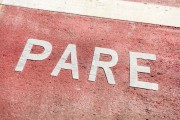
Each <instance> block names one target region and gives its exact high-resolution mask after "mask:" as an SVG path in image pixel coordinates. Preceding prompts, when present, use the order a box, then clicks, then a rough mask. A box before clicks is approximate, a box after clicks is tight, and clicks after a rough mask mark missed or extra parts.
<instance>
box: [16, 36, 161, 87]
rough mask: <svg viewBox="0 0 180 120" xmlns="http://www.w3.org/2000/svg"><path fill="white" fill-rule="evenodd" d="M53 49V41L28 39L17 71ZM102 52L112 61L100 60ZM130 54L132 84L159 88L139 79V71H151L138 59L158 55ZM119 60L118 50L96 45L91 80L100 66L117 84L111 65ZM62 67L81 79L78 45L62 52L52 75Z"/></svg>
mask: <svg viewBox="0 0 180 120" xmlns="http://www.w3.org/2000/svg"><path fill="white" fill-rule="evenodd" d="M34 45H36V46H42V47H43V48H44V51H43V53H41V54H33V53H31V50H32V48H33V46H34ZM51 51H52V45H51V43H49V42H47V41H44V40H37V39H28V41H27V43H26V45H25V47H24V50H23V52H22V55H21V57H20V59H19V61H18V64H17V66H16V68H15V71H22V70H23V68H24V66H25V64H26V61H27V60H44V59H46V58H47V57H48V56H49V55H50V54H51ZM100 54H107V55H110V56H111V58H112V59H111V61H109V62H105V61H100ZM69 55H70V56H71V63H66V60H67V58H68V56H69ZM129 55H130V86H131V87H138V88H144V89H149V90H158V84H156V83H150V82H143V81H140V80H139V79H138V72H144V73H150V68H149V67H144V66H138V65H137V59H139V58H140V59H146V60H156V55H154V54H146V53H139V52H129ZM117 62H118V54H117V52H116V51H114V50H112V49H107V48H100V47H95V51H94V56H93V60H92V65H91V70H90V74H89V79H88V80H89V81H95V79H96V73H97V69H98V68H102V69H104V71H105V74H106V77H107V81H108V83H109V84H115V79H114V75H113V73H112V71H111V69H110V68H111V67H113V66H115V65H116V64H117ZM61 69H69V70H71V71H72V77H73V79H79V72H78V61H77V52H76V45H75V44H69V45H68V46H67V48H66V49H65V51H64V53H63V54H62V56H61V58H60V60H59V61H58V63H57V65H56V66H55V68H54V70H53V71H52V73H51V75H52V76H57V75H58V74H59V72H60V71H61Z"/></svg>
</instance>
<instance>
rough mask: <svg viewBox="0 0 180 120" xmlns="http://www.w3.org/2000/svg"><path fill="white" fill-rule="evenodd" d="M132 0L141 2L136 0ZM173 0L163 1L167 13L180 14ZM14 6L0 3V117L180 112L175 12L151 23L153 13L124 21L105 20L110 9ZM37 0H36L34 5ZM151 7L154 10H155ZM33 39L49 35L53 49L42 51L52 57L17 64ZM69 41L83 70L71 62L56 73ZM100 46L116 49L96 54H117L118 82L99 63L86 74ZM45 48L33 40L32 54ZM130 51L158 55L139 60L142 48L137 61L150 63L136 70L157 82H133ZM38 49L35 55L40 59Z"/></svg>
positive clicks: (130, 118) (168, 115)
mask: <svg viewBox="0 0 180 120" xmlns="http://www.w3.org/2000/svg"><path fill="white" fill-rule="evenodd" d="M4 1H5V2H4V3H3V4H6V2H7V1H8V0H4ZM33 2H35V1H32V3H33ZM92 2H94V1H92ZM123 2H125V3H126V1H123ZM141 2H146V1H141ZM161 2H162V1H159V5H158V6H160V8H159V10H160V11H162V13H164V12H163V10H164V6H161ZM128 3H131V4H133V6H134V5H135V6H136V5H137V4H136V3H138V2H128ZM152 3H157V1H154V2H151V4H150V6H152V8H154V5H155V4H152ZM174 3H176V2H172V3H168V4H164V2H163V4H162V5H169V6H170V7H168V6H166V7H167V9H168V10H170V12H168V13H164V16H166V15H167V14H169V13H171V12H172V11H171V9H173V10H175V11H176V13H179V12H178V11H180V8H178V6H176V8H175V7H174V5H173V4H174ZM13 4H14V5H15V4H19V5H18V6H21V7H18V6H16V5H15V6H14V5H13ZM22 4H23V2H22ZM51 4H53V3H51ZM94 4H96V2H94ZM138 4H139V3H138ZM148 4H149V3H148ZM177 4H179V3H178V2H177ZM11 5H13V6H11ZM11 5H10V6H9V4H8V5H1V7H0V45H1V46H0V56H1V59H0V61H1V62H0V119H2V120H178V119H180V117H179V116H180V112H179V111H180V79H179V78H180V76H179V72H180V53H179V52H180V49H179V48H180V42H179V41H180V26H179V23H176V20H175V19H170V18H171V17H169V16H166V20H162V24H160V23H161V19H160V17H158V18H157V19H156V20H154V22H152V23H148V22H147V21H149V19H141V20H143V21H144V22H143V21H142V22H141V21H137V19H136V18H135V17H133V19H132V21H131V20H130V21H131V22H130V21H129V20H124V19H122V20H121V18H120V17H122V16H120V17H119V18H116V19H112V18H111V19H107V18H108V16H109V15H107V14H103V15H105V16H104V17H98V16H96V17H91V16H92V15H90V16H89V15H88V16H83V15H81V14H79V15H76V14H69V13H62V12H60V11H54V10H52V11H54V12H52V11H51V10H48V11H47V10H43V9H41V10H38V9H34V8H33V9H31V8H26V7H28V6H23V5H20V3H18V2H17V3H16V2H14V3H13V2H12V3H11ZM38 5H39V4H34V6H35V7H36V6H38ZM100 5H103V4H100ZM39 6H41V5H39ZM155 6H156V5H155ZM97 7H98V6H97ZM48 9H49V8H48ZM70 11H71V10H70ZM85 11H86V10H85ZM87 11H88V10H87ZM146 12H147V13H150V12H151V10H150V11H149V10H147V11H146ZM82 13H83V12H82ZM128 13H129V12H127V13H124V14H128ZM140 13H141V12H140ZM172 13H174V12H172ZM92 14H93V13H92ZM94 14H95V13H94ZM112 14H113V13H112ZM136 14H139V13H136ZM151 15H153V14H151ZM112 16H113V15H112ZM132 16H133V15H132ZM175 16H177V17H175ZM142 17H143V16H142ZM144 17H147V15H146V16H144ZM172 17H173V18H177V19H179V17H178V15H176V14H172ZM128 19H129V18H128ZM154 19H155V18H154ZM168 21H169V22H168ZM173 21H174V23H173ZM171 23H173V24H171ZM30 39H36V40H43V41H46V42H48V43H49V44H50V45H48V46H51V47H52V50H50V48H47V49H49V50H50V51H51V52H49V53H48V52H45V54H46V55H47V56H46V57H45V58H44V59H43V60H38V61H37V60H32V58H33V57H31V59H27V61H26V63H25V64H24V67H23V70H18V69H16V68H17V66H18V62H19V60H21V59H20V58H21V57H22V53H23V52H24V50H25V46H27V43H28V40H30ZM70 44H73V45H75V46H76V49H75V50H74V49H71V50H72V53H74V52H76V56H74V58H77V64H76V62H75V64H73V65H77V69H78V70H77V71H78V73H77V71H76V70H75V71H76V73H77V74H78V77H77V76H73V72H72V70H71V69H63V68H62V69H61V70H60V72H59V73H58V74H57V75H55V76H53V75H52V72H53V70H54V68H55V67H56V65H57V64H58V61H59V60H60V59H61V57H62V56H63V54H64V53H65V51H66V48H67V46H68V45H70ZM30 45H31V44H30ZM97 48H105V49H108V50H112V51H114V52H115V53H117V54H114V55H115V56H116V55H117V56H116V57H112V56H111V55H110V54H99V55H100V58H99V59H97V60H98V61H105V62H107V63H109V62H110V61H112V59H116V58H118V59H117V62H116V64H115V65H112V67H111V68H110V70H111V71H112V74H113V77H114V80H115V84H109V81H108V76H109V75H110V74H111V73H109V72H108V73H107V74H106V72H105V71H104V70H103V69H102V68H97V72H96V77H95V81H94V82H92V80H89V76H90V75H92V74H90V73H91V69H92V66H93V65H95V64H93V60H96V58H94V56H96V55H97V54H94V53H95V51H96V49H97ZM27 49H30V47H28V48H27ZM27 49H26V50H27ZM45 50H46V47H45V48H43V46H40V45H33V46H32V49H30V51H29V54H38V55H39V56H40V57H41V54H42V53H43V52H44V51H45ZM103 50H104V49H103ZM25 52H27V51H25ZM102 52H106V50H105V51H102ZM130 52H131V53H132V52H135V53H144V54H151V55H155V57H156V59H154V60H149V59H147V60H145V59H142V55H143V56H144V54H141V55H140V59H137V65H138V66H144V67H148V68H150V73H148V74H147V73H144V72H143V71H142V72H141V73H140V72H139V73H138V80H139V81H141V82H148V83H155V84H157V85H158V89H156V90H153V89H144V88H140V87H133V86H132V85H130V82H131V77H130V76H131V75H132V74H134V72H133V73H131V74H130V72H131V70H132V69H133V67H131V64H132V63H134V62H133V61H134V59H133V60H132V56H131V54H130ZM48 54H49V55H48ZM26 55H27V54H25V55H24V56H23V60H24V58H25V57H27V56H26ZM73 55H74V54H71V55H67V58H64V57H62V58H64V59H62V60H66V61H65V62H66V63H72V62H73V61H74V60H75V59H71V57H73ZM39 56H36V57H35V58H34V59H37V58H40V57H39ZM136 57H137V56H136ZM21 62H22V61H21ZM66 63H64V64H66ZM66 65H67V64H66ZM106 65H107V64H106ZM67 66H68V65H67ZM21 67H22V66H21ZM65 67H66V66H65ZM76 73H74V74H76ZM92 73H93V72H92ZM74 78H75V79H74ZM111 80H112V79H111Z"/></svg>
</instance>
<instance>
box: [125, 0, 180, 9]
mask: <svg viewBox="0 0 180 120" xmlns="http://www.w3.org/2000/svg"><path fill="white" fill-rule="evenodd" d="M128 1H134V2H143V3H151V4H159V5H166V6H173V7H180V0H128Z"/></svg>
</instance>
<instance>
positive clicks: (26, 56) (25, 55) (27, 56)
mask: <svg viewBox="0 0 180 120" xmlns="http://www.w3.org/2000/svg"><path fill="white" fill-rule="evenodd" d="M34 45H38V46H42V47H43V48H44V52H43V53H41V54H33V53H31V50H32V48H33V46H34ZM51 51H52V45H51V43H49V42H47V41H43V40H37V39H28V41H27V43H26V45H25V47H24V50H23V52H22V55H21V57H20V59H19V61H18V64H17V66H16V68H15V71H22V70H23V68H24V66H25V64H26V61H27V60H44V59H46V58H47V57H48V56H49V55H50V54H51Z"/></svg>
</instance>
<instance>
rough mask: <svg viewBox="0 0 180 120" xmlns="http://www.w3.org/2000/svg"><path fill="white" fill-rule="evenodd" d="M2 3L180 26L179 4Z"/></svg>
mask: <svg viewBox="0 0 180 120" xmlns="http://www.w3.org/2000/svg"><path fill="white" fill-rule="evenodd" d="M1 4H4V5H12V6H20V7H27V8H34V9H42V10H50V11H56V12H65V13H72V14H78V15H86V16H94V17H102V18H110V19H119V20H128V21H134V22H142V23H151V24H158V25H165V26H173V27H180V22H179V21H180V8H176V7H169V6H161V5H154V4H144V3H135V2H129V1H121V0H3V1H2V2H1Z"/></svg>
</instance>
